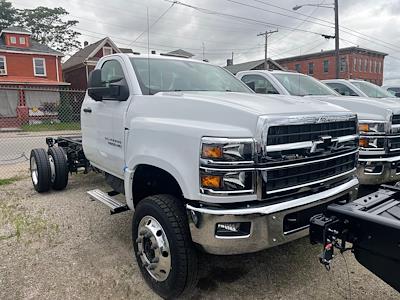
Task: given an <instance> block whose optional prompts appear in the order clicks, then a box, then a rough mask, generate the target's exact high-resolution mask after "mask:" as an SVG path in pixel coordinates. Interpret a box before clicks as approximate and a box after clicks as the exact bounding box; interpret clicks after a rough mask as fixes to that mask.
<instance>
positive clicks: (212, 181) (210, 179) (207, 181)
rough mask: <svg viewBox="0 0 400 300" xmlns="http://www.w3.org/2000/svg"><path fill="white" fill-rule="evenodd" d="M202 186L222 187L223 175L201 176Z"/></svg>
mask: <svg viewBox="0 0 400 300" xmlns="http://www.w3.org/2000/svg"><path fill="white" fill-rule="evenodd" d="M201 186H202V187H207V188H216V189H218V188H220V187H221V176H214V175H203V176H201Z"/></svg>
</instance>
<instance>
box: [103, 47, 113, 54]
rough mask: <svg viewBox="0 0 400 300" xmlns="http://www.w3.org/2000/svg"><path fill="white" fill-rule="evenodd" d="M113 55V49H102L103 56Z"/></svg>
mask: <svg viewBox="0 0 400 300" xmlns="http://www.w3.org/2000/svg"><path fill="white" fill-rule="evenodd" d="M110 54H113V49H112V48H111V47H103V56H106V55H110Z"/></svg>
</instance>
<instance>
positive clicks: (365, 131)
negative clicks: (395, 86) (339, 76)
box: [236, 70, 400, 185]
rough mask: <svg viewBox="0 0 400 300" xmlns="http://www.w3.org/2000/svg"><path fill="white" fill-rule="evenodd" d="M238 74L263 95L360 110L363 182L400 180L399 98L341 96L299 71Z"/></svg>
mask: <svg viewBox="0 0 400 300" xmlns="http://www.w3.org/2000/svg"><path fill="white" fill-rule="evenodd" d="M236 76H237V77H238V78H239V79H240V80H242V81H243V82H244V83H246V84H247V85H248V86H250V87H251V88H252V89H253V90H254V91H255V92H256V93H259V94H270V95H271V94H278V95H287V96H288V95H292V96H300V97H301V98H303V99H316V100H321V101H326V102H329V103H331V104H336V105H339V106H342V107H344V108H346V109H348V110H350V111H352V112H354V113H356V114H357V116H358V122H359V130H360V142H359V144H360V156H359V159H358V162H359V164H358V168H357V175H358V178H359V180H360V184H363V185H379V184H382V183H389V182H397V181H399V180H400V101H399V100H397V99H396V98H384V99H376V98H365V97H353V96H351V95H349V96H340V95H339V94H338V93H336V92H335V91H334V90H333V89H331V88H329V87H328V86H326V85H325V84H323V83H321V82H320V81H318V80H316V79H314V78H313V77H311V76H308V75H304V74H300V73H295V72H285V71H265V70H253V71H243V72H239V73H237V74H236ZM338 81H340V80H338ZM264 100H265V101H267V102H268V101H269V100H268V99H264Z"/></svg>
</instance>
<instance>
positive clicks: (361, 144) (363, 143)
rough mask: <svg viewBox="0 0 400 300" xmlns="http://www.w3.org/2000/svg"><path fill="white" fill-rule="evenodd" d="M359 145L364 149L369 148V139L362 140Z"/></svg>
mask: <svg viewBox="0 0 400 300" xmlns="http://www.w3.org/2000/svg"><path fill="white" fill-rule="evenodd" d="M358 145H359V146H360V147H363V148H368V146H369V142H368V139H360V141H359V142H358Z"/></svg>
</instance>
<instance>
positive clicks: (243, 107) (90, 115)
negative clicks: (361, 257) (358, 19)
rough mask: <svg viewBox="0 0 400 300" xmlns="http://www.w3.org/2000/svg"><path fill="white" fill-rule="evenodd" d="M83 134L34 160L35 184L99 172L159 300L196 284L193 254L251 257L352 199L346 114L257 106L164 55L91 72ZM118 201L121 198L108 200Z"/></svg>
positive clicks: (290, 100)
mask: <svg viewBox="0 0 400 300" xmlns="http://www.w3.org/2000/svg"><path fill="white" fill-rule="evenodd" d="M81 123H82V126H81V127H82V136H81V137H80V136H78V137H76V136H75V137H62V138H52V137H49V138H47V144H48V146H49V149H48V150H45V149H34V150H32V153H31V160H30V162H31V176H32V182H33V185H34V187H35V189H36V190H37V191H38V192H46V191H48V190H49V189H51V188H53V189H58V190H61V189H63V188H65V187H66V185H67V182H68V174H69V172H74V171H77V170H80V169H85V171H89V170H95V171H97V172H101V173H103V174H104V175H105V178H106V181H107V183H108V184H109V185H110V186H111V188H112V191H111V192H108V193H106V192H102V191H100V190H92V191H89V192H88V193H89V194H90V196H91V197H93V198H94V199H97V200H99V201H101V202H103V203H104V204H106V205H108V206H109V207H110V208H111V213H118V212H122V211H126V210H132V211H134V215H133V221H132V238H133V245H134V251H135V256H136V259H137V263H138V265H139V267H140V270H141V273H142V275H143V277H144V278H145V280H146V282H147V283H148V284H149V286H150V287H151V288H152V289H153V290H154V291H155V292H156V293H158V294H159V295H160V296H161V297H164V298H175V297H178V296H180V295H182V294H183V293H184V292H186V291H189V290H190V289H191V288H192V287H193V286H194V285H195V284H196V281H197V278H198V262H197V250H199V249H200V250H202V251H206V252H208V253H211V254H218V255H230V254H240V253H249V252H256V251H259V250H262V249H266V248H269V247H273V246H277V245H280V244H283V243H287V242H289V241H292V240H295V239H298V238H300V237H303V236H305V235H307V234H308V227H309V219H310V217H312V216H313V215H315V214H317V213H321V212H323V211H324V210H325V208H326V207H327V206H328V205H329V204H331V203H333V202H335V203H338V202H340V203H346V202H349V201H351V200H353V199H354V198H355V197H356V195H357V188H358V179H357V178H356V174H355V171H356V166H357V157H358V139H359V136H358V123H357V117H356V115H355V114H354V113H351V112H349V111H348V110H346V109H343V108H342V107H339V106H336V105H332V104H329V103H325V102H320V101H316V100H311V99H305V98H303V99H302V98H299V97H291V96H287V95H285V96H279V95H277V96H272V97H271V98H270V99H269V100H268V101H265V97H264V96H260V95H256V94H255V93H254V92H253V91H251V90H250V89H249V88H248V87H247V86H246V85H245V84H244V83H242V82H241V81H240V80H238V79H236V78H235V77H234V76H233V75H232V74H230V73H229V72H228V71H226V70H224V69H223V68H220V67H217V66H214V65H211V64H209V63H205V62H200V61H195V60H190V59H182V58H175V57H167V56H160V55H150V56H143V55H134V54H114V55H109V56H106V57H103V58H101V59H100V60H99V62H98V63H97V66H96V69H95V70H94V71H93V72H92V73H91V76H90V79H89V88H88V91H87V94H86V97H85V100H84V102H83V105H82V110H81ZM116 194H123V195H125V199H126V203H120V202H118V201H117V200H116V199H115V198H114V196H115V195H116Z"/></svg>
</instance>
